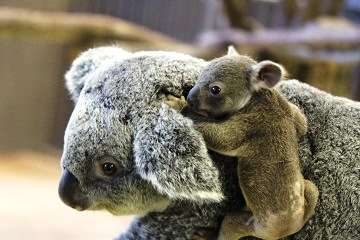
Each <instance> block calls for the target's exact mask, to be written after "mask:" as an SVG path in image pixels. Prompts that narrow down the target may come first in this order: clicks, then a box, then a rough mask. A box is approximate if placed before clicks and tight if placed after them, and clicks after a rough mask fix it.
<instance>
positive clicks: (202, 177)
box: [134, 104, 224, 203]
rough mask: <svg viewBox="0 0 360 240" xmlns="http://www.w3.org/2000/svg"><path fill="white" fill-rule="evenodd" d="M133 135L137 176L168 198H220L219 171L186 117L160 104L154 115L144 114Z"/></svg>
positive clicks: (213, 199)
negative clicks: (139, 125) (136, 131)
mask: <svg viewBox="0 0 360 240" xmlns="http://www.w3.org/2000/svg"><path fill="white" fill-rule="evenodd" d="M142 121H144V122H143V123H142V124H141V125H142V126H141V127H140V129H139V130H138V133H137V134H136V136H135V139H134V157H135V164H136V168H137V171H138V173H139V174H140V176H141V177H142V178H143V179H145V180H147V181H148V182H149V183H151V184H152V185H153V186H154V188H155V189H157V190H158V191H159V192H161V193H162V194H165V195H166V196H168V197H169V198H170V199H182V200H190V201H194V202H200V203H204V202H221V201H222V200H223V199H224V195H223V192H222V187H221V182H220V179H219V171H218V169H217V168H216V167H215V165H214V164H213V162H212V160H211V158H210V156H209V154H208V152H207V149H206V146H205V141H204V139H203V138H202V136H201V134H200V133H199V132H197V131H196V130H195V127H194V126H193V123H192V121H191V120H190V119H187V118H185V117H184V116H182V115H181V114H180V113H178V112H177V111H175V110H174V109H172V108H170V107H169V106H167V105H165V104H163V105H162V106H161V108H160V109H159V113H158V115H157V116H145V117H143V118H142Z"/></svg>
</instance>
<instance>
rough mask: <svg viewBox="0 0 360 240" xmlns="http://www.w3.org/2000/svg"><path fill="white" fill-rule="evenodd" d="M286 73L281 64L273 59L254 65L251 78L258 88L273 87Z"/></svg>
mask: <svg viewBox="0 0 360 240" xmlns="http://www.w3.org/2000/svg"><path fill="white" fill-rule="evenodd" d="M285 75H286V70H285V69H284V67H282V66H281V65H280V64H277V63H275V62H272V61H268V60H266V61H261V62H259V63H258V64H255V65H254V66H252V69H251V80H252V82H253V84H254V86H255V88H256V89H258V88H261V87H264V88H272V87H274V86H275V85H276V84H277V83H278V82H279V81H280V80H281V79H283V78H284V77H285Z"/></svg>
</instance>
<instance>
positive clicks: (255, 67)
mask: <svg viewBox="0 0 360 240" xmlns="http://www.w3.org/2000/svg"><path fill="white" fill-rule="evenodd" d="M284 73H285V70H284V69H283V67H282V66H280V65H279V64H277V63H274V62H271V61H262V62H259V63H257V62H256V61H254V60H253V59H252V58H250V57H247V56H244V55H240V54H239V53H237V52H236V50H235V49H234V48H233V47H232V46H231V47H229V51H228V54H227V55H226V56H223V57H220V58H216V59H214V60H212V61H211V62H210V63H209V65H208V66H207V67H206V68H205V69H204V70H203V72H202V73H201V74H200V76H199V79H198V81H197V82H196V85H195V86H194V88H192V89H191V91H190V92H189V95H188V97H187V102H188V104H189V106H190V107H191V108H192V109H193V110H194V111H195V112H197V113H198V114H200V115H203V116H205V117H210V118H219V117H223V116H225V115H229V114H232V113H234V112H236V111H238V110H240V109H241V108H243V107H244V106H245V105H246V103H247V102H248V101H249V100H250V98H251V96H252V93H253V92H254V91H258V90H260V89H261V88H272V87H274V86H275V85H276V84H277V83H278V82H279V81H280V80H281V79H282V78H283V75H284Z"/></svg>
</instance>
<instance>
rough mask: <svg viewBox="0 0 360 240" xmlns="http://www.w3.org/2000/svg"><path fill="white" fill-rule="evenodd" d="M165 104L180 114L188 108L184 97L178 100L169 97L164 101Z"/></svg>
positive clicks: (171, 96)
mask: <svg viewBox="0 0 360 240" xmlns="http://www.w3.org/2000/svg"><path fill="white" fill-rule="evenodd" d="M163 103H165V104H166V105H168V106H169V107H171V108H173V109H175V110H176V111H179V112H181V111H182V110H183V109H184V108H186V106H187V102H186V99H185V97H184V96H181V97H180V98H178V97H175V96H173V95H168V96H167V97H166V99H165V100H163Z"/></svg>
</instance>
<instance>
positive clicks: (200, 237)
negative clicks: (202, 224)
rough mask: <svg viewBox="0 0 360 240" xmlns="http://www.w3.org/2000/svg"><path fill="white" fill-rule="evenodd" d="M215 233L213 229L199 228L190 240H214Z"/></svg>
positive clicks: (215, 237)
mask: <svg viewBox="0 0 360 240" xmlns="http://www.w3.org/2000/svg"><path fill="white" fill-rule="evenodd" d="M216 239H217V233H216V231H215V230H214V229H208V228H200V229H198V230H197V231H196V232H195V233H194V234H193V235H192V237H191V240H216Z"/></svg>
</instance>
